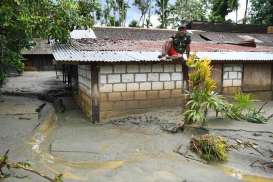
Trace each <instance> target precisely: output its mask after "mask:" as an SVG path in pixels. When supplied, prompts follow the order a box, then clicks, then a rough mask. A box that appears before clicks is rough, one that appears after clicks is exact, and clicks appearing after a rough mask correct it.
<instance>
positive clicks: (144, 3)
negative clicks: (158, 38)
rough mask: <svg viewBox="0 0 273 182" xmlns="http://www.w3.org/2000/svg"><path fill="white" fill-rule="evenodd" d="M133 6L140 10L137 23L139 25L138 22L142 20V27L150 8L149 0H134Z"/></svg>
mask: <svg viewBox="0 0 273 182" xmlns="http://www.w3.org/2000/svg"><path fill="white" fill-rule="evenodd" d="M133 5H134V6H136V7H137V8H138V9H139V11H140V12H141V16H140V18H139V21H138V25H139V26H140V22H141V20H142V25H141V26H142V27H143V26H144V22H145V20H146V15H147V13H148V12H149V10H150V8H151V0H134V3H133Z"/></svg>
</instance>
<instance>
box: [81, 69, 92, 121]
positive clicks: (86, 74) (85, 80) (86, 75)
mask: <svg viewBox="0 0 273 182" xmlns="http://www.w3.org/2000/svg"><path fill="white" fill-rule="evenodd" d="M78 84H79V94H78V97H79V98H78V102H79V103H78V104H79V105H80V107H81V109H82V111H83V112H84V113H85V114H86V115H87V117H90V116H91V111H92V110H91V103H92V102H91V69H90V65H78Z"/></svg>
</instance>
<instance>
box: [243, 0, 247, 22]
mask: <svg viewBox="0 0 273 182" xmlns="http://www.w3.org/2000/svg"><path fill="white" fill-rule="evenodd" d="M247 10H248V0H246V9H245V15H244V19H243V24H246V19H247V18H246V16H247Z"/></svg>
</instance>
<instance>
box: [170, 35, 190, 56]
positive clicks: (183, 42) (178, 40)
mask: <svg viewBox="0 0 273 182" xmlns="http://www.w3.org/2000/svg"><path fill="white" fill-rule="evenodd" d="M190 43H191V35H190V33H186V34H185V35H183V36H181V35H179V34H176V35H175V36H174V37H173V46H174V48H175V50H176V51H177V52H178V53H180V54H184V52H185V50H186V47H187V45H189V44H190Z"/></svg>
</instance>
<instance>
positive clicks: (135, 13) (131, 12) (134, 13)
mask: <svg viewBox="0 0 273 182" xmlns="http://www.w3.org/2000/svg"><path fill="white" fill-rule="evenodd" d="M152 1H154V0H152ZM175 1H176V0H170V3H172V4H174V3H175ZM101 2H102V4H105V0H101ZM128 2H129V4H130V8H129V9H128V13H127V19H126V25H127V26H128V24H129V23H130V22H131V21H132V20H137V21H138V20H139V18H140V11H139V10H138V9H137V7H135V6H133V5H132V3H133V0H128ZM245 4H246V0H239V9H238V20H241V19H242V18H243V17H244V12H245ZM249 6H250V3H249ZM226 19H231V20H232V21H234V22H235V21H236V13H235V11H234V12H231V13H229V14H228V16H227V17H226ZM151 22H152V24H153V26H154V27H157V26H158V25H159V21H158V15H152V16H151Z"/></svg>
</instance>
